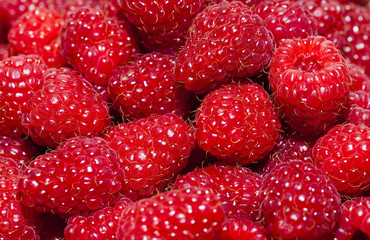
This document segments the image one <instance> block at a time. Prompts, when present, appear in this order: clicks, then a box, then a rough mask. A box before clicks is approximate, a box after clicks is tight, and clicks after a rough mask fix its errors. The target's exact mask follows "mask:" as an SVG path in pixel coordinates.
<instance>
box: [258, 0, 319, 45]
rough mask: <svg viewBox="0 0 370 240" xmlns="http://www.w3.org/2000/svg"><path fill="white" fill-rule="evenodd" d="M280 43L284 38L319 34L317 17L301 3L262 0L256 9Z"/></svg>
mask: <svg viewBox="0 0 370 240" xmlns="http://www.w3.org/2000/svg"><path fill="white" fill-rule="evenodd" d="M254 12H255V13H256V14H258V15H259V16H260V17H261V18H262V19H263V20H264V21H265V23H266V24H265V25H266V28H267V29H268V30H270V31H271V32H272V34H273V35H274V40H275V43H276V44H277V46H278V45H280V43H281V42H282V41H283V40H284V39H290V38H307V37H308V36H312V35H317V22H316V19H315V18H314V17H313V16H312V15H311V14H310V12H309V11H308V10H306V9H305V8H304V7H303V6H302V4H301V3H299V2H295V1H290V0H272V1H260V2H259V3H258V4H257V6H256V7H255V9H254Z"/></svg>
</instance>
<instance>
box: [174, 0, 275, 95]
mask: <svg viewBox="0 0 370 240" xmlns="http://www.w3.org/2000/svg"><path fill="white" fill-rule="evenodd" d="M257 46H258V47H257ZM273 48H274V43H273V36H272V34H271V32H270V31H268V30H267V29H266V27H265V25H264V23H263V20H262V19H261V18H260V17H259V16H257V15H256V14H253V13H252V11H251V9H250V7H248V6H247V5H245V4H243V3H241V2H239V1H233V2H228V1H224V2H221V3H220V4H215V5H210V6H209V7H207V8H206V9H205V10H204V11H203V12H202V13H200V14H198V15H197V17H196V18H195V19H194V22H193V24H192V26H191V28H190V30H189V31H188V38H187V41H186V43H185V46H184V47H183V48H182V49H181V51H180V52H179V54H178V55H177V59H176V68H175V74H176V78H177V79H178V80H179V81H180V82H183V83H184V86H185V88H186V89H188V90H190V91H194V92H196V93H205V92H209V91H210V90H213V89H214V88H215V87H217V86H219V85H220V84H223V83H225V82H229V81H230V78H231V77H251V76H253V75H256V74H258V73H260V72H262V70H263V69H265V68H266V67H267V65H268V63H269V61H270V59H271V56H272V50H273Z"/></svg>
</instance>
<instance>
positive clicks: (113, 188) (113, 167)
mask: <svg viewBox="0 0 370 240" xmlns="http://www.w3.org/2000/svg"><path fill="white" fill-rule="evenodd" d="M123 178H124V174H123V171H122V169H120V168H119V159H118V158H117V154H116V152H115V151H114V150H112V149H111V148H110V147H109V146H108V143H107V142H106V141H105V140H104V139H102V138H99V137H94V138H88V137H85V136H80V137H75V138H71V139H69V140H67V141H65V142H63V143H62V144H61V145H60V146H58V148H57V149H56V150H55V151H53V152H50V153H46V154H44V155H40V156H38V157H37V158H36V159H34V160H33V161H32V162H31V163H30V164H29V165H28V167H27V169H26V170H25V173H24V176H23V177H22V178H20V179H19V183H18V189H19V195H20V199H21V202H22V204H24V205H25V206H28V207H32V208H33V209H35V210H37V211H39V212H53V213H56V214H58V215H60V216H62V217H68V216H73V215H77V214H81V215H84V214H89V213H91V212H93V211H96V210H99V209H101V208H103V207H106V206H112V205H113V204H115V203H116V202H117V201H118V200H119V198H120V194H119V191H120V189H121V187H122V183H123Z"/></svg>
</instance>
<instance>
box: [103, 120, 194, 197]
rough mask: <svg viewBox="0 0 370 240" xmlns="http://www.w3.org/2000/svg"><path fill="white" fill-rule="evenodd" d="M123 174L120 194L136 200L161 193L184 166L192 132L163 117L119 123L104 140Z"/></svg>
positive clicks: (191, 128)
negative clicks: (117, 159)
mask: <svg viewBox="0 0 370 240" xmlns="http://www.w3.org/2000/svg"><path fill="white" fill-rule="evenodd" d="M105 139H106V140H107V141H108V142H109V145H110V146H111V148H112V149H114V150H115V151H116V152H117V154H118V157H119V158H120V167H121V168H122V169H124V171H125V174H126V175H125V177H126V178H125V183H124V184H123V186H122V190H121V192H122V193H123V194H124V195H125V196H127V197H129V198H131V199H132V200H137V199H139V198H144V197H148V196H151V195H153V194H155V193H157V192H158V191H162V190H164V188H165V187H166V186H167V184H168V183H169V182H170V181H172V180H174V179H175V178H176V177H177V176H178V174H179V173H180V172H181V170H183V169H184V168H185V166H186V165H187V163H188V159H189V155H190V152H191V150H192V149H193V148H194V145H195V139H194V129H193V127H192V126H190V125H189V124H188V123H187V122H185V121H184V120H183V119H181V118H180V117H178V116H177V115H175V114H172V113H167V114H164V115H155V116H151V117H148V118H142V119H137V120H134V121H132V122H129V123H121V124H119V125H117V126H115V127H112V128H111V129H110V130H109V131H108V133H107V134H106V136H105Z"/></svg>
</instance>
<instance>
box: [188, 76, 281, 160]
mask: <svg viewBox="0 0 370 240" xmlns="http://www.w3.org/2000/svg"><path fill="white" fill-rule="evenodd" d="M195 121H196V135H195V136H196V140H197V142H198V144H199V146H200V148H202V149H203V150H204V151H207V152H209V153H210V154H211V155H213V156H215V157H217V158H218V159H220V160H223V161H226V162H229V163H234V164H235V163H239V164H241V165H244V164H250V163H253V162H257V161H258V160H260V159H261V158H263V157H264V156H266V155H267V153H268V152H269V151H271V150H272V149H273V147H274V146H275V143H276V141H277V138H278V137H279V129H280V121H279V119H278V118H277V116H276V115H275V111H274V108H273V106H272V103H271V101H270V99H269V95H268V94H267V92H266V91H265V90H264V89H263V88H262V87H261V86H260V85H258V84H257V83H246V84H235V85H231V84H229V85H225V86H224V87H222V88H220V89H217V90H214V91H212V92H211V93H209V94H208V95H206V97H205V98H204V99H203V102H202V103H201V105H200V106H199V108H198V109H197V112H196V116H195Z"/></svg>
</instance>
